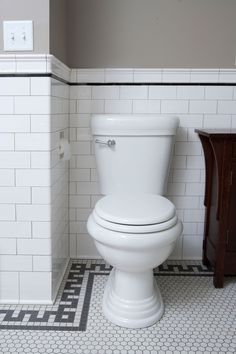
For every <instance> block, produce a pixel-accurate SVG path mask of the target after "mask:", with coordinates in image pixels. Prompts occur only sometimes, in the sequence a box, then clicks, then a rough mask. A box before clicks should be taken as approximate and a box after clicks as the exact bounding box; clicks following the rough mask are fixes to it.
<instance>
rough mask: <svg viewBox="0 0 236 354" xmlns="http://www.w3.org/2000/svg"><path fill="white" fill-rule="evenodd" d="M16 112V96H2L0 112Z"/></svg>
mask: <svg viewBox="0 0 236 354" xmlns="http://www.w3.org/2000/svg"><path fill="white" fill-rule="evenodd" d="M13 113H14V98H13V97H9V96H7V97H4V96H2V97H0V114H13Z"/></svg>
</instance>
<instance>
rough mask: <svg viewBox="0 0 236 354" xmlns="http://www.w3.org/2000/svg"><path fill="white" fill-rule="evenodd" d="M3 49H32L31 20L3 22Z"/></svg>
mask: <svg viewBox="0 0 236 354" xmlns="http://www.w3.org/2000/svg"><path fill="white" fill-rule="evenodd" d="M3 40H4V51H32V50H33V21H4V22H3Z"/></svg>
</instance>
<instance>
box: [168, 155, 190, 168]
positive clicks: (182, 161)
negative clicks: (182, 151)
mask: <svg viewBox="0 0 236 354" xmlns="http://www.w3.org/2000/svg"><path fill="white" fill-rule="evenodd" d="M186 161H187V158H186V156H174V158H173V159H172V164H171V167H172V168H173V169H178V168H183V169H185V168H186V165H187V162H186Z"/></svg>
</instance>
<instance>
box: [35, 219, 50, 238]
mask: <svg viewBox="0 0 236 354" xmlns="http://www.w3.org/2000/svg"><path fill="white" fill-rule="evenodd" d="M51 228H52V225H51V222H41V221H40V222H38V221H34V222H32V232H33V237H35V238H49V237H51Z"/></svg>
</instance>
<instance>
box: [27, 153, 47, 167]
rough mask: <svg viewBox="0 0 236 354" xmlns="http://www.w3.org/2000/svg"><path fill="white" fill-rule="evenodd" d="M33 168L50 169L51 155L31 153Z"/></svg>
mask: <svg viewBox="0 0 236 354" xmlns="http://www.w3.org/2000/svg"><path fill="white" fill-rule="evenodd" d="M30 155H31V168H50V166H51V161H50V153H48V152H31V153H30Z"/></svg>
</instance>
